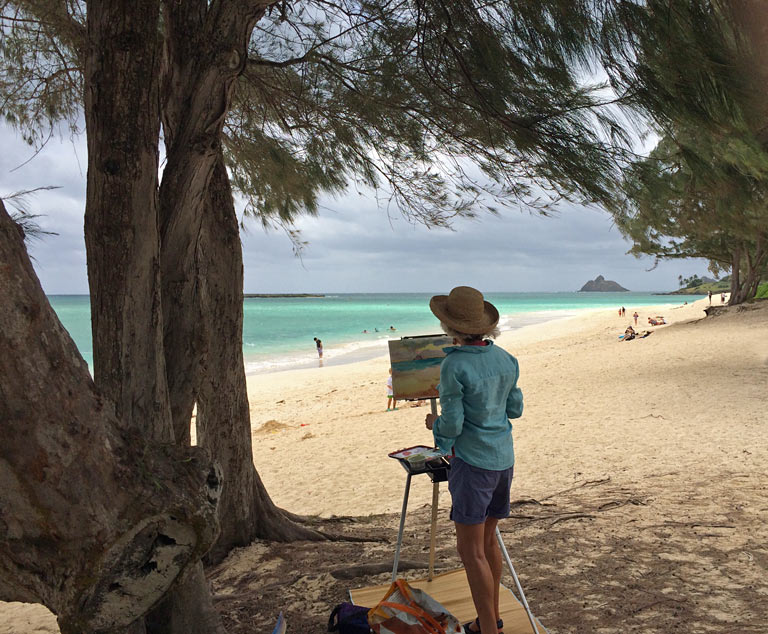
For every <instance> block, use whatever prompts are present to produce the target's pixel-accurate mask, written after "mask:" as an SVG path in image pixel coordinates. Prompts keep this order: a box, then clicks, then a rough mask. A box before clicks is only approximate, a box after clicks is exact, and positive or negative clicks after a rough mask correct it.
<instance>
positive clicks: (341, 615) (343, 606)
mask: <svg viewBox="0 0 768 634" xmlns="http://www.w3.org/2000/svg"><path fill="white" fill-rule="evenodd" d="M328 631H329V632H339V634H370V632H371V628H370V627H369V626H368V608H363V607H361V606H359V605H354V604H352V603H339V605H337V606H336V607H335V608H333V612H331V618H329V619H328Z"/></svg>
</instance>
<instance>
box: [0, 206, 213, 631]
mask: <svg viewBox="0 0 768 634" xmlns="http://www.w3.org/2000/svg"><path fill="white" fill-rule="evenodd" d="M0 263H1V264H0V294H1V295H2V297H3V301H2V302H0V323H2V324H3V327H2V328H1V329H0V350H2V351H3V354H2V355H0V377H2V382H0V420H1V421H2V423H3V442H2V443H0V509H2V514H0V599H2V600H5V601H26V602H35V603H42V604H44V605H46V606H47V607H48V608H49V609H50V610H51V611H52V612H54V613H55V614H57V615H58V619H59V625H60V628H61V631H62V632H63V634H74V633H75V632H77V633H78V634H84V633H90V632H103V631H107V630H109V631H117V630H119V629H121V628H123V630H124V631H131V632H139V631H141V625H140V623H139V624H138V625H133V626H132V625H131V624H132V623H135V622H136V620H137V619H138V618H140V617H142V616H143V615H144V614H145V613H146V612H147V610H149V609H150V607H151V606H152V605H153V604H155V603H156V602H157V601H158V599H159V598H160V597H161V596H162V595H163V594H164V593H165V592H166V591H167V590H168V589H169V588H170V587H172V585H173V584H174V583H175V582H176V581H177V579H179V578H181V577H183V576H184V574H185V572H186V571H187V570H188V569H189V567H190V566H192V568H193V569H194V568H195V567H196V566H199V563H198V561H199V559H200V557H201V556H202V554H203V553H204V552H205V551H206V550H207V549H208V547H209V546H210V544H211V543H212V542H213V540H214V539H215V538H216V535H217V525H216V503H217V501H218V497H219V494H220V491H221V479H220V472H218V471H217V470H215V469H214V468H213V467H212V466H211V464H210V462H209V460H208V459H207V457H206V456H205V453H204V452H203V451H202V450H200V449H198V448H179V447H176V446H174V445H168V444H165V445H159V444H156V443H153V442H151V441H150V440H149V439H148V437H147V436H146V435H144V434H143V433H141V432H140V430H139V429H137V428H132V427H129V426H127V425H125V424H124V423H122V422H121V421H119V420H118V419H117V418H116V416H115V414H114V409H115V408H114V407H113V404H112V403H111V402H110V401H109V400H107V399H106V398H105V397H104V395H103V393H101V392H100V391H98V390H97V389H96V387H95V386H94V383H93V381H92V380H91V377H90V374H89V373H88V367H87V365H86V363H85V362H84V361H83V359H82V357H81V356H80V355H79V353H78V351H77V348H76V346H75V344H74V342H73V341H72V340H71V338H70V337H69V335H68V333H67V332H66V330H65V329H64V327H63V326H62V325H61V323H60V322H59V321H58V319H57V317H56V315H55V313H54V311H53V309H52V308H51V306H50V304H49V303H48V300H47V299H46V297H45V295H44V293H43V290H42V288H41V287H40V283H39V281H38V280H37V277H36V276H35V273H34V271H33V269H32V266H31V264H30V261H29V258H28V256H27V254H26V251H25V249H24V245H23V238H22V233H21V231H20V229H19V228H18V226H17V225H15V224H14V223H13V221H12V220H11V219H10V217H9V216H8V214H7V213H6V211H5V207H4V206H3V205H2V201H0ZM135 411H136V410H135V409H134V410H133V413H134V414H135Z"/></svg>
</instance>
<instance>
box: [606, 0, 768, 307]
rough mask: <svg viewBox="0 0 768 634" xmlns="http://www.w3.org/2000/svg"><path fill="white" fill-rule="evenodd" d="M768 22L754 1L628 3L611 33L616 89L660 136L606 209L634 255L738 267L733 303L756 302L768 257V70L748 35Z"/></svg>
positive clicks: (609, 54) (614, 17) (612, 21)
mask: <svg viewBox="0 0 768 634" xmlns="http://www.w3.org/2000/svg"><path fill="white" fill-rule="evenodd" d="M762 13H764V12H763V11H760V7H759V6H758V4H756V3H751V2H750V1H746V2H743V3H727V2H720V1H717V0H663V1H662V0H649V1H648V2H645V3H635V2H623V3H620V4H619V5H618V7H617V8H616V10H615V11H613V13H611V14H610V15H609V16H608V18H607V20H606V22H605V26H604V31H603V61H604V64H605V67H606V68H607V69H608V70H609V72H610V74H611V78H612V81H613V84H614V86H615V88H616V89H617V90H621V91H623V92H624V93H625V94H626V95H627V96H628V97H627V100H626V103H628V104H631V106H633V107H634V108H635V110H636V112H639V113H641V114H642V115H644V116H646V117H648V118H650V119H651V120H652V121H653V122H654V124H655V128H656V130H658V131H659V133H660V134H662V135H663V138H662V140H661V142H660V143H659V144H658V145H657V147H656V149H655V150H654V151H653V152H652V153H651V155H650V157H649V158H648V159H645V160H639V161H637V162H635V164H634V165H633V166H632V167H631V168H629V169H627V170H626V172H625V174H624V178H623V180H622V183H621V189H622V194H623V196H617V197H616V198H615V199H614V200H613V201H612V202H611V204H609V205H608V207H609V209H610V210H611V211H612V212H613V213H614V216H615V217H616V220H617V224H618V226H619V227H620V228H621V229H622V231H623V232H624V233H625V235H627V236H628V237H629V238H631V239H632V240H633V241H634V246H633V249H632V251H633V252H635V253H638V254H639V253H646V254H651V255H654V256H657V257H660V258H686V257H704V258H708V259H709V260H710V261H711V262H712V266H713V268H714V269H727V268H733V269H734V276H733V280H734V287H736V288H735V289H734V293H733V294H732V300H731V301H732V302H733V303H737V302H740V301H743V300H744V299H746V298H748V297H749V296H751V295H753V294H754V292H753V291H754V290H755V289H756V285H755V284H754V283H753V282H754V280H755V276H756V275H757V276H758V278H757V279H759V270H762V269H763V268H764V267H765V263H766V259H767V258H768V252H767V251H766V245H767V244H768V207H766V201H768V144H767V143H766V138H764V137H765V132H764V131H765V129H766V124H768V110H766V108H765V107H764V106H765V98H764V92H765V91H764V84H763V83H761V81H759V78H760V77H763V78H764V77H765V76H766V69H765V68H764V66H763V64H762V63H761V62H760V60H761V57H762V53H761V52H760V50H759V49H758V47H759V46H761V45H762V43H761V42H760V41H758V39H756V38H755V37H754V33H753V32H752V28H751V27H749V26H747V25H748V24H749V22H750V19H751V18H756V19H757V20H759V16H760V14H762ZM740 273H741V274H742V275H741V277H740V275H739V274H740Z"/></svg>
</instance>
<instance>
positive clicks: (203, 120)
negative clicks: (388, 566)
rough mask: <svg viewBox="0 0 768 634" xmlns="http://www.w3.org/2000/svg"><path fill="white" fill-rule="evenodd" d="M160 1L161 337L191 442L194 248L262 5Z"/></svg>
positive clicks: (196, 359)
mask: <svg viewBox="0 0 768 634" xmlns="http://www.w3.org/2000/svg"><path fill="white" fill-rule="evenodd" d="M209 4H210V3H208V2H207V1H206V0H187V1H186V2H176V1H175V0H165V2H164V17H165V24H166V37H165V64H166V68H165V71H164V76H163V89H162V90H163V92H162V104H163V106H162V119H163V131H164V138H165V144H166V157H167V164H166V167H165V170H164V171H163V180H162V183H161V186H160V226H161V242H162V250H161V266H162V280H163V300H164V307H165V313H164V318H165V319H164V337H165V354H166V364H167V376H168V384H169V389H170V403H171V413H172V418H173V427H174V431H175V434H176V441H177V442H179V443H182V444H189V441H190V421H191V415H192V409H193V406H194V403H195V399H196V386H197V384H198V382H199V380H198V378H199V377H198V374H197V372H198V368H199V364H200V362H201V360H202V359H203V357H204V355H205V353H206V351H205V350H204V349H203V347H202V346H203V343H202V341H201V338H200V337H201V334H200V331H199V329H198V323H199V315H198V314H196V313H195V312H194V311H193V310H190V307H192V306H195V305H196V304H197V293H198V292H199V289H198V286H197V283H198V275H197V271H196V270H195V266H196V260H195V251H196V249H197V248H198V240H199V233H200V225H201V218H202V211H203V205H204V203H205V197H206V189H207V187H208V183H209V181H210V178H211V174H212V172H213V167H214V163H215V161H216V157H217V153H218V148H219V146H220V143H221V134H222V129H223V126H224V120H225V118H226V115H227V112H228V111H229V106H230V103H231V97H232V90H233V88H234V85H235V81H236V80H237V77H238V76H239V75H240V73H241V72H242V70H243V68H244V66H245V61H246V59H247V49H248V42H249V39H250V36H251V32H252V31H253V27H254V26H255V24H256V22H257V20H258V19H259V18H260V17H261V16H262V15H263V14H264V11H265V5H266V4H267V3H260V2H254V1H245V2H240V3H214V4H212V5H211V6H210V7H209V6H208V5H209Z"/></svg>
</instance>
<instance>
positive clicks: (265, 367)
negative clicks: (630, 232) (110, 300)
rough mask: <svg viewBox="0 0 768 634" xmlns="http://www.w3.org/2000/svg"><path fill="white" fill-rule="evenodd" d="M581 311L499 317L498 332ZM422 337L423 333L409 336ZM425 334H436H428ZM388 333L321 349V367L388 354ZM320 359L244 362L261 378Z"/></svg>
mask: <svg viewBox="0 0 768 634" xmlns="http://www.w3.org/2000/svg"><path fill="white" fill-rule="evenodd" d="M582 310H589V309H555V310H542V311H535V312H529V313H516V314H510V315H501V316H500V317H499V330H500V331H502V332H505V331H510V330H517V329H518V328H522V327H523V326H529V325H532V324H539V323H543V322H545V321H551V320H555V319H563V318H565V317H571V316H573V315H576V314H578V313H579V312H581V311H582ZM593 310H594V309H593ZM408 334H425V333H408ZM428 334H439V333H437V332H435V333H428ZM397 335H398V336H397V337H391V336H390V334H389V333H371V334H370V335H368V336H367V337H366V338H365V339H360V340H357V341H351V342H348V343H344V344H340V345H336V346H326V347H324V348H323V365H342V364H345V363H355V362H357V361H365V360H367V359H373V358H375V357H379V356H384V355H386V354H388V347H387V342H388V341H389V340H390V339H393V338H399V337H400V336H401V335H400V333H397ZM318 365H319V359H318V357H317V352H315V350H314V348H312V349H311V350H307V351H306V352H295V353H283V354H280V355H279V356H269V357H266V358H262V359H247V358H246V363H245V370H246V373H247V374H262V373H266V372H280V371H282V370H294V369H301V368H314V367H318Z"/></svg>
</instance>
